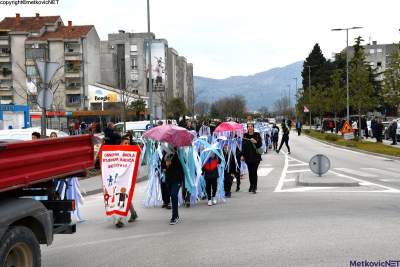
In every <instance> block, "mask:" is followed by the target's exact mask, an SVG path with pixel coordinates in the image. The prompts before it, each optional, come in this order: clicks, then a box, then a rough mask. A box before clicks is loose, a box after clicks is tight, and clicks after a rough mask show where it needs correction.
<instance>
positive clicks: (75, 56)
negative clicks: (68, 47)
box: [64, 52, 82, 61]
mask: <svg viewBox="0 0 400 267" xmlns="http://www.w3.org/2000/svg"><path fill="white" fill-rule="evenodd" d="M64 59H65V60H74V61H77V60H78V61H82V53H79V52H64Z"/></svg>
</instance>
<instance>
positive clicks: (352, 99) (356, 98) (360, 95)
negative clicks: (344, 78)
mask: <svg viewBox="0 0 400 267" xmlns="http://www.w3.org/2000/svg"><path fill="white" fill-rule="evenodd" d="M362 41H363V39H362V38H361V36H359V37H357V38H356V43H355V45H354V46H353V48H354V57H353V58H352V59H351V61H350V63H351V64H350V65H349V77H350V83H349V105H350V106H351V107H352V108H353V109H354V110H355V111H356V112H357V114H358V119H359V120H358V121H359V127H358V128H359V129H361V114H363V113H364V112H367V111H369V110H371V109H373V108H374V107H375V106H376V99H377V97H376V93H375V89H374V87H373V84H372V82H371V80H370V69H369V64H368V63H367V62H366V60H365V58H366V54H365V52H364V48H363V47H362V46H361V45H360V44H361V42H362ZM359 133H360V131H359ZM360 142H362V139H361V138H360Z"/></svg>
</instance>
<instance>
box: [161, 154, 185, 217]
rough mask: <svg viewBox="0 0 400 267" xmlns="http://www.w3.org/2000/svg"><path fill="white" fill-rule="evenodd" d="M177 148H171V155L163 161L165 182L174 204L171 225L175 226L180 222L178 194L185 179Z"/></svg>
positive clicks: (167, 155)
mask: <svg viewBox="0 0 400 267" xmlns="http://www.w3.org/2000/svg"><path fill="white" fill-rule="evenodd" d="M175 150H176V148H175V147H174V148H171V153H167V154H166V155H165V156H164V157H163V158H162V160H161V168H162V169H164V170H165V181H166V182H167V184H168V189H169V195H170V196H171V203H172V218H171V220H170V222H169V224H170V225H175V224H177V223H178V221H179V212H178V193H179V189H180V188H181V186H182V183H183V180H184V179H185V173H184V172H183V167H182V163H181V161H180V160H179V157H178V155H177V154H176V152H175Z"/></svg>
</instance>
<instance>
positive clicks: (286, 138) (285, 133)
mask: <svg viewBox="0 0 400 267" xmlns="http://www.w3.org/2000/svg"><path fill="white" fill-rule="evenodd" d="M283 143H285V144H286V147H287V150H288V154H290V147H289V129H288V127H287V126H286V125H285V124H283V123H282V139H281V145H280V146H279V148H278V150H276V153H279V151H280V150H281V148H282V146H283Z"/></svg>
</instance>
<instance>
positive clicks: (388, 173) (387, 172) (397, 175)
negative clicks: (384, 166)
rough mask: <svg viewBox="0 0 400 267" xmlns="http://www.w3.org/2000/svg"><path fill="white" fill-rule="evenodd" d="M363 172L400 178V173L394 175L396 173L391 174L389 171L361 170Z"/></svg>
mask: <svg viewBox="0 0 400 267" xmlns="http://www.w3.org/2000/svg"><path fill="white" fill-rule="evenodd" d="M361 170H366V171H371V172H374V173H377V174H384V175H388V176H392V177H400V174H399V173H394V172H389V171H384V170H378V169H375V168H361Z"/></svg>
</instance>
